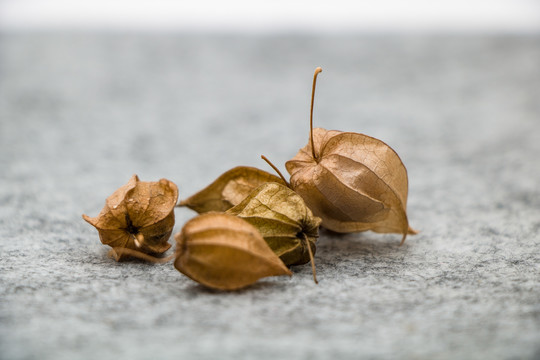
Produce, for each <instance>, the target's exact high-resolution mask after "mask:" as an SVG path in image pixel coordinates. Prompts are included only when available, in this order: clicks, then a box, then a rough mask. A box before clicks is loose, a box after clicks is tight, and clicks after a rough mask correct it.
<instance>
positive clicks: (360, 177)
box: [285, 68, 416, 242]
mask: <svg viewBox="0 0 540 360" xmlns="http://www.w3.org/2000/svg"><path fill="white" fill-rule="evenodd" d="M321 71H322V69H321V68H317V69H316V70H315V75H314V78H313V91H312V97H311V117H310V129H311V132H310V141H309V142H308V144H307V145H306V146H305V147H304V148H302V149H300V151H299V152H298V154H296V156H295V157H294V158H293V159H291V160H290V161H287V163H286V164H285V166H286V168H287V171H288V172H289V174H291V179H290V186H291V187H292V189H293V190H294V191H296V192H297V193H298V194H300V196H302V198H303V199H304V200H305V201H306V203H307V205H308V206H309V208H310V209H311V210H312V211H313V213H314V214H315V215H317V216H320V217H321V218H322V226H324V227H325V228H327V229H330V230H332V231H336V232H342V233H346V232H355V231H365V230H372V231H375V232H380V233H400V234H403V239H402V242H403V241H405V237H406V236H407V234H415V233H416V231H414V230H413V229H411V228H410V227H409V222H408V219H407V213H406V206H407V192H408V180H407V170H406V169H405V166H404V165H403V163H402V162H401V159H400V158H399V156H398V155H397V154H396V152H395V151H394V150H392V148H390V147H389V146H388V145H386V144H385V143H384V142H382V141H380V140H378V139H375V138H372V137H370V136H367V135H363V134H358V133H353V132H341V131H336V130H331V131H328V130H325V129H322V128H316V129H313V98H314V94H315V83H316V79H317V74H318V73H319V72H321Z"/></svg>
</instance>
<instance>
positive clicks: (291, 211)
mask: <svg viewBox="0 0 540 360" xmlns="http://www.w3.org/2000/svg"><path fill="white" fill-rule="evenodd" d="M227 213H229V214H232V215H236V216H239V217H241V218H243V219H244V220H246V221H247V222H249V223H250V224H252V225H253V226H255V227H256V228H257V230H259V232H260V233H261V235H262V236H263V238H264V240H265V241H266V242H267V243H268V245H269V246H270V248H271V249H272V250H273V251H274V253H276V255H278V256H279V257H280V259H281V260H282V261H283V262H284V263H285V264H286V265H301V264H306V263H308V262H309V261H310V256H309V251H308V249H307V246H308V244H309V246H310V247H311V250H312V253H313V254H315V250H316V246H315V242H316V241H317V238H318V236H319V225H320V224H321V219H320V218H318V217H315V216H313V213H312V212H311V210H310V209H309V208H308V207H307V206H306V204H305V202H304V200H303V199H302V198H301V197H300V196H299V195H298V194H296V193H295V192H294V191H292V190H291V189H289V188H288V187H286V186H284V185H281V184H278V183H266V184H263V185H261V186H259V187H258V188H256V189H255V190H253V191H252V192H251V193H250V194H249V196H248V197H246V198H245V199H244V200H243V201H242V202H241V203H240V204H238V205H236V206H235V207H233V208H231V209H229V210H228V211H227Z"/></svg>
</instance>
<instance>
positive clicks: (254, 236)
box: [174, 213, 291, 290]
mask: <svg viewBox="0 0 540 360" xmlns="http://www.w3.org/2000/svg"><path fill="white" fill-rule="evenodd" d="M175 239H176V241H177V245H176V252H177V254H176V260H175V262H174V266H175V268H176V269H178V271H180V272H181V273H182V274H184V275H186V276H188V277H190V278H191V279H193V280H195V281H197V282H199V283H201V284H203V285H205V286H208V287H211V288H214V289H220V290H236V289H240V288H243V287H245V286H248V285H251V284H253V283H254V282H256V281H257V280H258V279H260V278H263V277H267V276H277V275H289V276H290V275H291V272H290V271H289V269H288V268H287V267H286V266H285V264H283V262H282V261H281V260H280V259H279V257H278V256H277V255H276V254H274V252H273V251H272V249H270V247H268V245H267V244H266V242H265V241H264V239H263V238H262V236H261V234H260V233H259V232H258V231H257V229H256V228H254V227H253V226H252V225H250V224H249V223H247V222H246V221H244V220H243V219H241V218H238V217H236V216H233V215H229V214H224V213H207V214H203V215H199V216H197V217H196V218H193V219H191V220H190V221H188V222H187V223H186V224H185V225H184V227H183V228H182V231H181V232H180V233H177V234H176V235H175Z"/></svg>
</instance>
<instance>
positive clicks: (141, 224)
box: [83, 175, 178, 261]
mask: <svg viewBox="0 0 540 360" xmlns="http://www.w3.org/2000/svg"><path fill="white" fill-rule="evenodd" d="M177 201H178V188H177V187H176V185H175V184H174V183H173V182H171V181H169V180H166V179H161V180H159V181H156V182H146V181H140V180H139V177H138V176H137V175H133V177H132V178H131V179H130V180H129V182H128V183H127V184H125V185H124V186H122V187H120V188H119V189H118V190H116V191H115V192H114V193H113V194H112V195H111V196H109V197H108V198H107V200H106V201H105V206H104V207H103V209H102V210H101V212H100V213H99V215H98V216H96V217H94V218H92V217H89V216H87V215H83V219H84V220H86V221H87V222H88V223H89V224H91V225H93V226H94V227H95V228H96V229H97V230H98V233H99V237H100V240H101V242H102V243H103V244H105V245H109V246H110V247H112V250H111V254H112V255H113V256H114V257H115V259H116V260H117V261H120V260H123V259H125V258H126V257H129V256H131V255H134V256H136V257H141V256H137V254H138V253H143V254H162V253H164V252H165V251H167V250H168V249H169V248H170V247H171V244H169V243H168V242H167V241H168V239H169V237H170V236H171V233H172V230H173V227H174V207H175V204H176V202H177ZM141 258H143V257H141Z"/></svg>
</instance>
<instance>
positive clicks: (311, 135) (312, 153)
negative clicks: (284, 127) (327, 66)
mask: <svg viewBox="0 0 540 360" xmlns="http://www.w3.org/2000/svg"><path fill="white" fill-rule="evenodd" d="M321 72H322V68H321V67H318V68H316V69H315V74H313V87H312V89H311V110H310V112H309V141H310V142H311V155H313V158H314V159H315V160H317V155H316V154H315V143H314V141H313V103H314V102H315V85H316V84H317V75H319V73H321Z"/></svg>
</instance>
